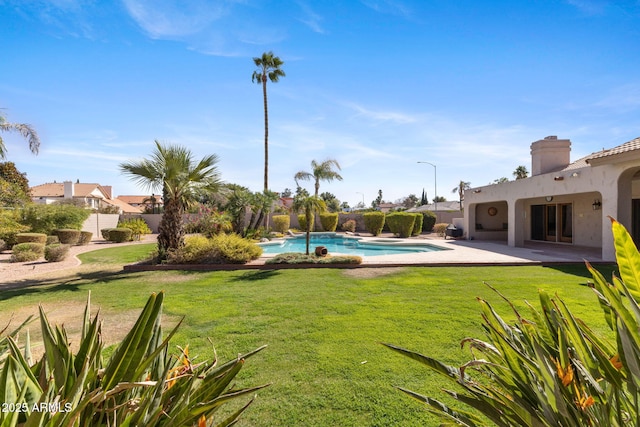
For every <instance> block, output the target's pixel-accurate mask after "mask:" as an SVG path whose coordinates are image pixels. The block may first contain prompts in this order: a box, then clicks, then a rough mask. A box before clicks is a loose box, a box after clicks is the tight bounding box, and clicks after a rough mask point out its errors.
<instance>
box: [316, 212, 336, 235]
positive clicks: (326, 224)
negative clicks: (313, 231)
mask: <svg viewBox="0 0 640 427" xmlns="http://www.w3.org/2000/svg"><path fill="white" fill-rule="evenodd" d="M320 224H322V229H323V230H324V231H336V228H338V214H337V213H321V214H320Z"/></svg>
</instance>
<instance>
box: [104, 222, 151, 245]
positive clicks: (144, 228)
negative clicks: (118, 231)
mask: <svg viewBox="0 0 640 427" xmlns="http://www.w3.org/2000/svg"><path fill="white" fill-rule="evenodd" d="M118 228H128V229H129V230H131V240H140V236H142V235H143V234H151V229H150V228H149V226H148V225H147V223H146V221H145V220H144V219H142V218H127V219H123V220H121V221H119V222H118ZM106 240H109V239H106Z"/></svg>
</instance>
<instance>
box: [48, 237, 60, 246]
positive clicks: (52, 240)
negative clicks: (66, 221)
mask: <svg viewBox="0 0 640 427" xmlns="http://www.w3.org/2000/svg"><path fill="white" fill-rule="evenodd" d="M56 243H60V239H58V236H47V242H46V243H45V245H55V244H56Z"/></svg>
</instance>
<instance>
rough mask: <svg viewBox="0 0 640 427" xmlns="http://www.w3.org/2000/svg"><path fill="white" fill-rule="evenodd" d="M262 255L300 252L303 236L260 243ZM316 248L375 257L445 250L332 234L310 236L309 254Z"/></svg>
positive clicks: (436, 247)
mask: <svg viewBox="0 0 640 427" xmlns="http://www.w3.org/2000/svg"><path fill="white" fill-rule="evenodd" d="M260 246H262V249H263V253H265V254H281V253H285V252H302V253H304V251H305V248H306V243H305V236H296V237H291V238H287V239H285V240H284V241H282V242H270V243H261V244H260ZM316 246H324V247H326V248H327V251H328V252H329V254H343V255H358V256H376V255H398V254H407V253H417V252H433V251H442V250H446V249H444V248H440V247H438V246H432V245H428V244H422V245H420V244H416V245H407V244H404V243H400V242H389V243H382V242H365V241H361V240H360V239H358V238H354V237H342V236H337V235H333V234H321V235H311V242H310V244H309V252H310V253H314V252H315V248H316Z"/></svg>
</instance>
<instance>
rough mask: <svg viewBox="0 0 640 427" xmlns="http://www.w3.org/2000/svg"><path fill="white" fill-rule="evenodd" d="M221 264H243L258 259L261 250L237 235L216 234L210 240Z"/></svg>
mask: <svg viewBox="0 0 640 427" xmlns="http://www.w3.org/2000/svg"><path fill="white" fill-rule="evenodd" d="M211 241H212V242H213V247H214V248H216V250H217V251H218V252H219V253H220V257H221V259H222V262H223V263H229V264H245V263H247V262H249V261H251V260H254V259H257V258H260V255H262V248H261V247H260V246H258V245H256V244H255V243H253V242H250V241H248V240H247V239H243V238H242V237H240V236H239V235H237V234H217V235H215V236H213V237H212V238H211Z"/></svg>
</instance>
